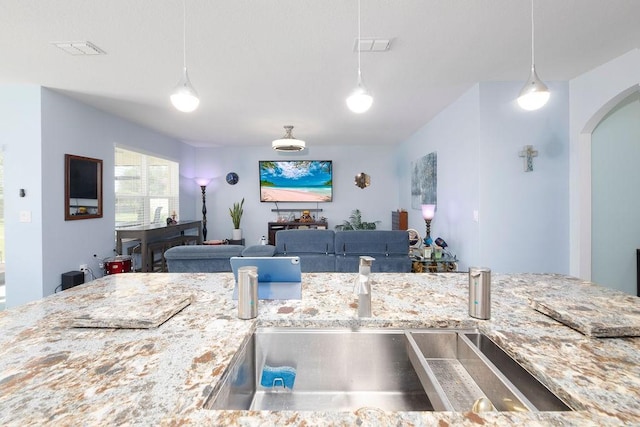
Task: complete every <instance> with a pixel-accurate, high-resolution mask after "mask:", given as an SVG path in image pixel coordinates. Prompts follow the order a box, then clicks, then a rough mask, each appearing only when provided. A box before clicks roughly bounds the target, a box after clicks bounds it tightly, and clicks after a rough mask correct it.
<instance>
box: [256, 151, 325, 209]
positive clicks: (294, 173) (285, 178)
mask: <svg viewBox="0 0 640 427" xmlns="http://www.w3.org/2000/svg"><path fill="white" fill-rule="evenodd" d="M258 166H259V168H260V201H261V202H330V201H332V200H333V164H332V162H331V160H278V161H266V160H260V161H259V162H258Z"/></svg>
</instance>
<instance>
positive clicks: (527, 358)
mask: <svg viewBox="0 0 640 427" xmlns="http://www.w3.org/2000/svg"><path fill="white" fill-rule="evenodd" d="M372 276H373V280H374V281H375V284H374V286H373V291H372V296H373V298H372V301H373V302H372V311H373V317H371V318H369V319H358V318H357V308H356V302H357V296H355V295H354V294H353V281H354V280H355V278H356V274H345V273H307V274H303V289H302V292H303V298H302V300H286V301H269V302H265V301H260V305H259V310H258V312H259V315H258V317H257V318H256V319H253V320H240V319H238V318H237V316H236V313H237V302H236V301H233V300H232V297H231V296H232V292H233V276H232V274H231V273H206V274H205V273H202V274H201V273H184V274H178V273H167V274H158V273H130V274H116V275H111V276H107V277H105V278H102V279H98V280H95V281H93V282H89V283H87V284H84V285H81V286H78V287H76V288H72V289H70V290H67V291H64V292H61V293H58V294H55V295H52V296H50V297H47V298H44V299H42V300H39V301H36V302H33V303H29V304H26V305H23V306H20V307H16V308H13V309H10V310H6V311H4V312H1V313H0V331H2V334H1V335H0V408H2V411H0V424H1V425H19V426H25V425H43V424H48V425H122V424H128V425H411V424H413V425H447V424H454V425H478V424H483V423H484V424H485V425H580V426H585V425H620V424H627V425H628V424H636V425H638V424H640V403H639V402H640V338H592V337H588V336H586V335H583V334H582V333H580V332H578V331H576V330H574V329H572V328H569V327H568V326H565V325H564V324H562V323H559V322H557V321H555V320H553V319H552V318H550V317H547V316H546V315H544V314H542V313H540V312H538V311H536V310H534V309H533V308H531V306H530V304H529V299H530V298H532V297H535V296H538V295H556V296H558V297H559V298H564V299H566V300H576V301H578V300H580V299H581V298H582V297H583V296H584V294H585V293H591V294H593V293H601V294H603V295H611V298H607V300H608V301H609V305H608V307H603V310H610V311H611V312H615V311H616V309H617V308H616V305H617V304H619V303H620V301H624V302H625V303H628V302H629V301H631V304H634V303H635V301H634V300H630V298H635V297H628V298H627V296H624V295H622V294H617V293H616V292H613V291H610V290H607V289H604V288H600V287H598V286H597V285H594V284H591V283H588V282H583V281H581V280H578V279H575V278H570V277H566V276H562V275H537V274H512V275H499V274H494V275H493V277H492V290H493V291H492V300H493V303H492V317H491V319H490V320H484V321H483V320H477V319H474V318H471V317H469V315H468V308H467V295H468V282H467V280H468V279H467V275H466V274H464V273H448V274H446V273H445V274H410V273H407V274H396V273H378V274H375V273H374V274H372ZM185 298H187V299H188V301H190V303H189V302H187V304H188V305H186V307H184V308H182V309H181V310H179V311H178V312H177V313H175V314H173V311H176V310H172V302H173V301H185ZM158 315H165V316H169V319H168V320H166V321H165V322H164V323H162V324H160V326H158V327H149V325H151V323H148V322H141V324H140V328H119V327H114V326H118V325H120V326H122V322H123V319H124V323H125V325H128V326H131V323H127V322H131V321H132V319H133V321H135V320H136V319H138V320H143V319H144V320H148V319H150V318H153V320H157V319H158ZM79 319H80V320H82V322H84V323H82V324H83V325H86V324H87V323H86V322H89V323H90V322H92V321H93V322H96V323H95V325H94V326H99V327H74V325H77V324H78V321H79ZM133 326H135V322H134V324H133ZM257 326H291V327H350V328H356V327H357V328H478V329H479V330H480V331H481V332H483V333H484V334H486V335H487V336H489V337H490V338H491V339H493V340H494V341H495V342H496V343H497V344H499V345H500V346H501V347H502V348H503V349H504V350H505V351H507V352H508V353H509V354H510V355H511V356H512V357H513V358H514V359H516V360H517V361H518V362H520V364H522V365H523V366H524V367H525V368H526V369H528V370H529V371H530V372H532V373H533V374H534V375H535V376H536V377H537V378H538V379H540V380H541V381H542V382H543V383H544V384H545V385H546V386H547V387H549V388H550V389H551V390H552V391H553V392H554V393H555V394H556V395H558V396H559V397H560V398H561V399H562V400H564V401H565V403H567V404H568V405H569V406H570V407H571V408H573V409H574V411H569V412H509V413H507V412H483V413H477V414H476V413H472V412H461V413H456V412H384V411H380V410H375V409H371V408H362V409H360V410H355V411H349V412H337V411H336V412H332V411H324V412H312V411H304V412H294V411H282V412H269V411H260V412H258V411H214V410H207V409H203V405H204V403H205V401H206V400H207V398H208V396H209V395H210V394H211V391H212V389H213V388H214V386H215V385H216V384H217V383H218V382H219V381H220V379H221V378H222V376H223V374H224V372H225V369H226V368H227V367H228V366H229V364H230V362H231V360H232V357H233V356H234V354H235V352H236V350H237V349H238V348H239V346H240V345H241V343H242V342H243V340H245V339H246V338H247V337H248V336H249V335H250V334H251V333H252V332H253V331H254V330H255V328H256V327H257ZM363 351H375V349H363Z"/></svg>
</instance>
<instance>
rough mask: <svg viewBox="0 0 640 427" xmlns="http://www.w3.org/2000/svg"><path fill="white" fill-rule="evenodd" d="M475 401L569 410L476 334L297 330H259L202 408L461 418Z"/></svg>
mask: <svg viewBox="0 0 640 427" xmlns="http://www.w3.org/2000/svg"><path fill="white" fill-rule="evenodd" d="M497 366H499V367H500V368H497ZM272 372H275V375H271V373H272ZM280 374H282V375H280ZM480 398H484V399H489V400H490V401H491V403H492V404H493V405H494V407H495V410H499V411H513V410H531V411H535V410H544V411H547V410H554V411H558V410H560V411H562V410H570V408H569V407H568V406H566V405H565V404H564V403H562V401H560V399H558V398H557V397H556V396H554V395H553V394H552V393H551V392H550V391H549V390H548V389H547V388H545V387H544V386H543V385H542V384H541V383H539V382H538V381H537V380H536V379H535V378H534V377H533V376H531V375H530V374H529V373H528V372H527V371H526V370H524V369H523V368H522V367H521V366H520V365H518V364H517V362H515V361H514V360H513V359H511V358H510V357H509V356H508V355H507V354H506V353H504V352H503V351H502V350H501V349H500V348H499V347H498V346H497V345H496V344H494V343H493V342H492V341H491V340H490V339H488V338H487V337H486V336H484V335H482V334H480V333H478V332H477V331H475V330H464V331H457V330H438V329H435V330H434V329H417V330H407V331H404V330H399V329H363V330H350V329H298V328H259V329H257V330H256V332H255V333H254V334H253V335H251V336H250V337H249V338H248V339H247V340H246V341H245V342H244V343H242V345H241V346H240V349H239V350H238V352H237V353H236V355H235V356H234V358H233V360H232V362H231V364H230V367H229V369H228V370H227V372H225V374H224V375H223V377H222V379H221V381H219V382H218V384H216V386H215V387H214V388H213V390H212V393H211V395H210V396H209V398H208V399H207V402H206V403H205V408H207V409H231V410H270V411H279V410H296V411H305V410H314V411H353V410H356V409H359V408H363V407H370V408H378V409H382V410H386V411H434V410H436V411H441V410H446V411H468V410H471V408H472V406H473V404H474V403H476V401H478V399H480Z"/></svg>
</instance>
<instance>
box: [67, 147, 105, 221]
mask: <svg viewBox="0 0 640 427" xmlns="http://www.w3.org/2000/svg"><path fill="white" fill-rule="evenodd" d="M89 218H102V160H100V159H92V158H90V157H81V156H74V155H73V154H65V155H64V219H65V221H73V220H76V219H89Z"/></svg>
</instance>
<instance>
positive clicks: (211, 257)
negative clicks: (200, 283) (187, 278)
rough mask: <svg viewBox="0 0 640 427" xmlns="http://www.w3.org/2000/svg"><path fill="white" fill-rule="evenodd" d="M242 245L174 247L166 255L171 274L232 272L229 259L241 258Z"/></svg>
mask: <svg viewBox="0 0 640 427" xmlns="http://www.w3.org/2000/svg"><path fill="white" fill-rule="evenodd" d="M243 249H244V246H242V245H185V246H174V247H173V248H171V249H168V250H167V251H166V252H165V253H164V257H165V259H166V260H167V269H168V270H169V272H171V273H217V272H227V271H231V263H230V262H229V258H231V257H232V256H240V254H241V253H242V250H243Z"/></svg>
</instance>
